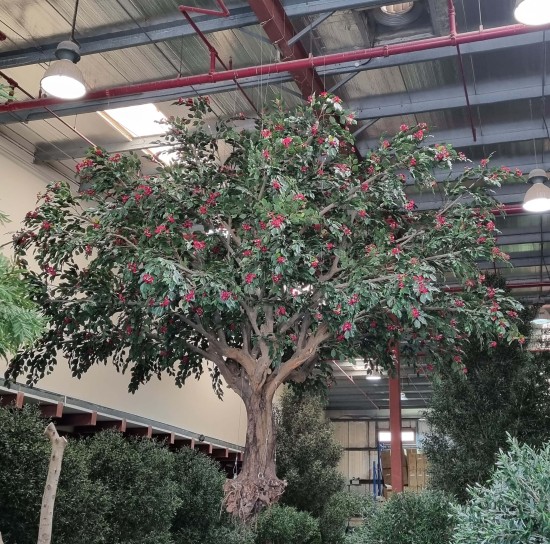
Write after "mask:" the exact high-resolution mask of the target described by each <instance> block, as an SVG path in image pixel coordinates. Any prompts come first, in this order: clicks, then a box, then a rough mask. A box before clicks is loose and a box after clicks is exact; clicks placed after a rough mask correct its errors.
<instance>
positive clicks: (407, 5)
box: [380, 2, 414, 15]
mask: <svg viewBox="0 0 550 544" xmlns="http://www.w3.org/2000/svg"><path fill="white" fill-rule="evenodd" d="M413 7H414V2H401V3H400V4H390V5H387V6H382V7H381V8H380V10H381V11H382V13H386V14H387V15H403V14H404V13H408V12H409V11H411V10H412V9H413Z"/></svg>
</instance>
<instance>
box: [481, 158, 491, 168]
mask: <svg viewBox="0 0 550 544" xmlns="http://www.w3.org/2000/svg"><path fill="white" fill-rule="evenodd" d="M479 164H481V167H482V168H485V167H486V166H487V165H488V164H489V159H481V161H479Z"/></svg>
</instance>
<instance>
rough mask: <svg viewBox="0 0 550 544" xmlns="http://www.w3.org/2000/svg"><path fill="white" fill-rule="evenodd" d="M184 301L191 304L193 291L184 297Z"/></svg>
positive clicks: (193, 297)
mask: <svg viewBox="0 0 550 544" xmlns="http://www.w3.org/2000/svg"><path fill="white" fill-rule="evenodd" d="M185 300H186V302H192V301H193V300H195V291H194V290H191V291H189V293H187V294H186V295H185Z"/></svg>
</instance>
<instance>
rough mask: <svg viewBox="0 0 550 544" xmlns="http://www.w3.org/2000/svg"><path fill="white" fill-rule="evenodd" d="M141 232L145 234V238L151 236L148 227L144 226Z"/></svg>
mask: <svg viewBox="0 0 550 544" xmlns="http://www.w3.org/2000/svg"><path fill="white" fill-rule="evenodd" d="M143 234H144V236H145V237H146V238H151V236H153V235H152V234H151V231H150V230H149V229H148V228H145V229H144V230H143Z"/></svg>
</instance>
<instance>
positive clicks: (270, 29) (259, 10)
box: [248, 0, 325, 98]
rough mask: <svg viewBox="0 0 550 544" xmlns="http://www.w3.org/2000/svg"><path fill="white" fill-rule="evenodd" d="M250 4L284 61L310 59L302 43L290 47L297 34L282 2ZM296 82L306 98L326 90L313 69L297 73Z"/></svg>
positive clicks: (268, 0) (255, 0) (251, 0)
mask: <svg viewBox="0 0 550 544" xmlns="http://www.w3.org/2000/svg"><path fill="white" fill-rule="evenodd" d="M248 3H249V4H250V7H251V8H252V11H253V12H254V13H255V14H256V17H258V20H259V21H260V24H261V25H262V27H263V29H264V31H265V33H266V34H267V36H268V38H269V39H270V40H271V42H272V43H273V45H275V46H276V47H278V48H279V50H280V51H281V53H282V54H283V60H298V59H307V58H308V56H309V55H308V53H307V51H306V50H305V48H304V46H303V45H302V44H301V43H300V41H297V42H296V43H294V44H292V45H288V41H289V40H290V39H291V38H293V37H294V36H295V35H296V32H295V30H294V26H293V25H292V22H291V21H290V19H289V18H288V16H287V14H286V12H285V8H284V7H283V5H282V4H281V2H280V0H248ZM294 80H295V81H296V84H297V85H298V87H299V89H300V92H301V93H302V96H303V97H304V98H307V97H308V96H309V95H311V94H312V93H314V92H315V93H317V94H319V93H321V92H323V91H324V90H325V88H324V85H323V82H322V81H321V78H320V77H319V76H318V75H317V72H316V71H315V69H314V68H313V67H304V68H302V69H300V70H297V71H295V72H294Z"/></svg>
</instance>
